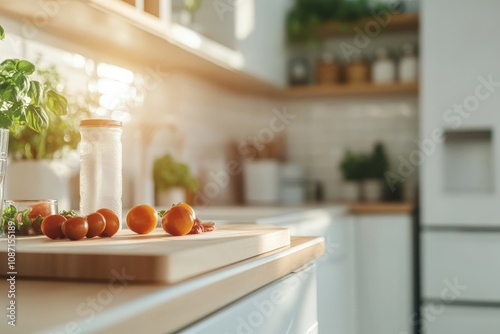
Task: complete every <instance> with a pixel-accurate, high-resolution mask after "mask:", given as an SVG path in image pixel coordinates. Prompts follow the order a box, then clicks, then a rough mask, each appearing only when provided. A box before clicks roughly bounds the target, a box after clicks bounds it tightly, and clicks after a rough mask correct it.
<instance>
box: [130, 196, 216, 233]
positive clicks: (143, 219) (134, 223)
mask: <svg viewBox="0 0 500 334" xmlns="http://www.w3.org/2000/svg"><path fill="white" fill-rule="evenodd" d="M158 215H159V216H160V217H161V226H162V227H163V229H164V230H165V232H167V233H168V234H171V235H175V236H181V235H186V234H198V233H202V232H210V231H213V230H214V229H215V226H214V223H203V222H201V220H199V219H198V218H196V213H195V212H194V209H193V208H192V207H191V206H190V205H188V204H186V203H178V204H175V205H172V207H171V208H170V209H169V210H167V211H165V212H160V213H157V212H156V210H155V209H154V208H152V207H151V206H149V205H138V206H135V207H133V208H132V209H130V211H129V212H128V213H127V218H126V221H127V226H128V228H129V229H131V230H132V231H134V232H135V233H138V234H147V233H150V232H151V231H153V230H154V229H155V227H156V224H157V217H158Z"/></svg>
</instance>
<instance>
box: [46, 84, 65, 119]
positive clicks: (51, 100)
mask: <svg viewBox="0 0 500 334" xmlns="http://www.w3.org/2000/svg"><path fill="white" fill-rule="evenodd" d="M46 103H47V107H48V108H49V110H50V111H52V112H53V113H54V114H56V115H57V116H63V115H66V114H67V113H68V101H66V98H64V97H63V96H61V95H59V94H58V93H57V92H55V91H53V90H49V91H48V92H47V102H46Z"/></svg>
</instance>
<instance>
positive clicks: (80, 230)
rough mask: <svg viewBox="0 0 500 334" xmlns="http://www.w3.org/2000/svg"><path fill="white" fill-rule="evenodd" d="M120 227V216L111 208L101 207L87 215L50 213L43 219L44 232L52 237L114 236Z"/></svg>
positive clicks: (73, 238)
mask: <svg viewBox="0 0 500 334" xmlns="http://www.w3.org/2000/svg"><path fill="white" fill-rule="evenodd" d="M119 228H120V220H119V219H118V216H117V215H116V214H115V213H114V212H113V211H112V210H110V209H99V210H97V211H96V212H94V213H91V214H89V215H87V216H86V217H80V216H63V215H50V216H47V217H45V218H44V219H43V221H42V225H41V230H42V233H43V234H45V235H46V236H47V237H49V238H51V239H64V238H68V239H70V240H80V239H83V238H85V237H87V238H93V237H97V236H100V237H112V236H113V235H115V233H116V232H118V229H119Z"/></svg>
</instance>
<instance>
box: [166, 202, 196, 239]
mask: <svg viewBox="0 0 500 334" xmlns="http://www.w3.org/2000/svg"><path fill="white" fill-rule="evenodd" d="M193 213H194V210H193V208H191V206H189V205H188V204H185V203H179V204H176V205H174V206H172V207H171V208H170V210H168V211H167V212H165V214H164V215H163V216H162V218H161V226H162V227H163V229H164V230H165V232H167V233H168V234H171V235H176V236H180V235H186V234H188V233H189V232H190V231H191V229H192V228H193V225H194V219H195V218H194V217H193Z"/></svg>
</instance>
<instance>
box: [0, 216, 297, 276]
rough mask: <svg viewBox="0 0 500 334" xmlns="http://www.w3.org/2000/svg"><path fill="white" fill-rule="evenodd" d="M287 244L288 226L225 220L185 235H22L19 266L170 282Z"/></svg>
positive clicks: (3, 255) (27, 272)
mask: <svg viewBox="0 0 500 334" xmlns="http://www.w3.org/2000/svg"><path fill="white" fill-rule="evenodd" d="M289 244H290V234H289V232H288V229H287V228H282V227H275V226H269V225H256V224H234V225H221V226H217V229H216V230H215V231H213V232H207V233H202V234H195V235H186V236H182V237H174V236H170V235H168V234H167V233H165V232H164V231H163V229H161V228H160V229H156V230H155V231H153V232H151V233H150V234H147V235H138V234H135V233H134V232H131V231H129V230H126V231H120V232H118V233H117V234H116V235H115V236H113V237H112V238H102V239H101V238H92V239H83V240H79V241H69V240H67V239H66V240H51V239H48V238H47V237H45V236H38V237H25V238H22V237H19V238H17V239H16V244H15V247H16V249H15V250H16V262H15V264H16V268H15V271H16V272H17V276H18V277H26V278H28V277H32V278H60V279H87V280H106V281H109V280H112V279H116V277H117V275H119V274H120V273H126V274H127V275H129V276H134V279H133V281H134V282H161V283H167V284H172V283H177V282H179V281H182V280H185V279H188V278H191V277H194V276H197V275H200V274H203V273H206V272H208V271H211V270H214V269H217V268H221V267H224V266H227V265H230V264H232V263H235V262H239V261H242V260H245V259H248V258H251V257H254V256H257V255H260V254H263V253H266V252H269V251H272V250H275V249H278V248H281V247H285V246H288V245H289ZM0 247H1V248H0V249H1V251H0V267H1V268H7V258H8V257H7V239H1V240H0ZM1 274H2V275H6V273H5V271H3V272H2V273H1Z"/></svg>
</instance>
